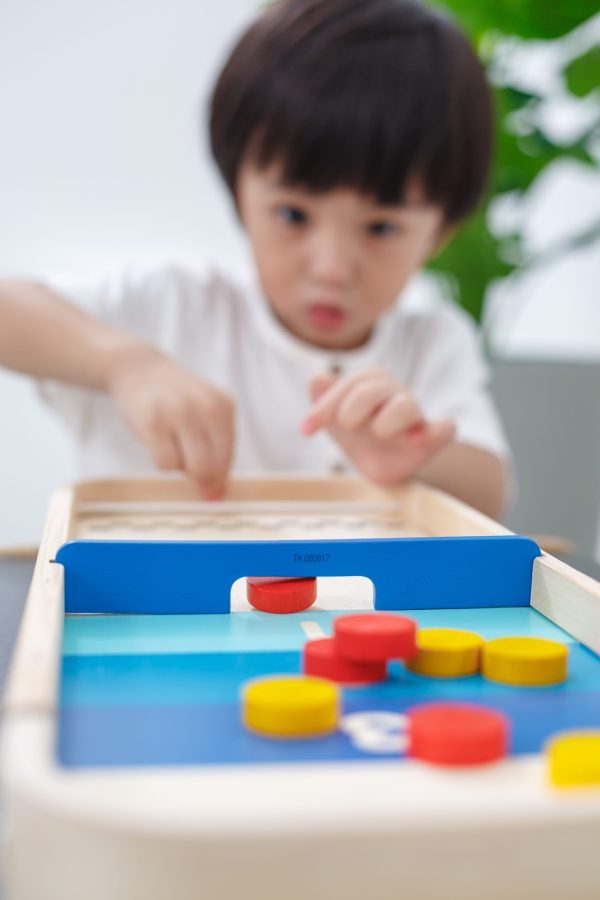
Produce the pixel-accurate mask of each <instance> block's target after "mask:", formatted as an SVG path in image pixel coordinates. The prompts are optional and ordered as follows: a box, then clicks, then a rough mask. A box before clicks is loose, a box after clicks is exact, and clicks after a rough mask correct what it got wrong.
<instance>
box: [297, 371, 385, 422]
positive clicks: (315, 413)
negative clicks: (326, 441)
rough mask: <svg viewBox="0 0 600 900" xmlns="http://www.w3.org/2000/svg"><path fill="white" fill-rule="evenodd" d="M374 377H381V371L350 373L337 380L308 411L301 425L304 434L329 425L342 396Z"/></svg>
mask: <svg viewBox="0 0 600 900" xmlns="http://www.w3.org/2000/svg"><path fill="white" fill-rule="evenodd" d="M374 377H381V373H380V372H376V373H374V372H357V373H355V374H354V375H349V376H348V377H347V378H340V379H338V380H336V381H335V383H334V384H333V385H332V386H331V387H330V388H329V390H327V391H326V392H325V393H324V394H323V395H322V396H321V397H320V398H319V399H318V400H317V401H316V402H315V403H314V404H313V406H312V408H311V409H310V410H309V411H308V415H307V416H306V417H305V419H304V420H303V422H302V424H301V426H300V430H301V431H302V434H307V435H308V434H314V433H315V432H316V431H318V430H319V429H320V428H324V427H326V426H327V425H329V424H330V423H331V421H332V419H333V416H334V413H335V410H336V407H337V405H338V403H339V402H340V400H341V399H342V397H344V396H345V394H346V393H347V392H348V391H349V390H351V389H352V388H353V387H354V386H355V385H356V384H357V383H359V382H360V381H363V380H365V379H371V378H374Z"/></svg>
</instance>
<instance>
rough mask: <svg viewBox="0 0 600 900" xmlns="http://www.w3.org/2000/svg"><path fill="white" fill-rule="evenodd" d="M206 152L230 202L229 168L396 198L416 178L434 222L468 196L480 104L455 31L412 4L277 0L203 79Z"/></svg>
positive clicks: (398, 0) (481, 125)
mask: <svg viewBox="0 0 600 900" xmlns="http://www.w3.org/2000/svg"><path fill="white" fill-rule="evenodd" d="M210 138H211V147H212V152H213V155H214V157H215V160H216V162H217V165H218V166H219V169H220V171H221V174H222V175H223V178H224V179H225V181H226V183H227V185H228V187H229V189H230V191H231V192H232V194H233V196H234V198H235V190H236V181H237V176H238V170H239V167H240V163H241V162H242V160H244V159H245V158H246V157H247V155H248V154H251V156H252V159H253V160H254V162H255V163H256V164H257V165H258V166H259V167H261V168H262V167H266V166H268V165H269V164H270V163H271V162H273V161H275V160H279V161H281V163H282V166H283V176H284V179H285V181H286V182H287V183H289V184H291V185H297V186H302V187H304V188H306V189H308V190H312V191H327V190H329V189H331V188H335V187H352V188H355V189H357V190H360V191H363V192H364V193H366V194H369V195H372V196H374V197H375V198H376V199H377V201H378V202H380V203H382V204H390V203H398V202H401V201H402V198H403V196H404V192H405V190H406V187H407V183H408V181H409V179H411V178H413V177H417V178H418V179H419V180H420V183H421V186H422V188H423V189H424V191H425V195H426V197H427V198H428V200H429V201H430V202H432V203H435V204H437V205H439V206H440V207H442V208H443V209H444V212H445V219H446V222H448V223H450V222H455V221H458V220H459V219H461V218H463V217H464V216H466V215H467V214H468V213H469V212H471V211H472V210H473V208H474V207H475V206H476V205H477V203H478V202H479V200H480V198H481V195H482V193H483V191H484V189H485V185H486V180H487V176H488V171H489V166H490V157H491V144H492V103H491V95H490V89H489V87H488V84H487V82H486V79H485V75H484V72H483V68H482V66H481V64H480V62H479V60H478V59H477V57H476V55H475V53H474V52H473V50H472V48H471V46H470V45H469V42H468V41H467V39H466V38H465V37H464V36H463V35H462V34H461V33H460V31H458V29H457V28H456V27H455V26H454V25H453V24H452V23H451V22H450V21H449V20H448V19H447V18H446V17H445V16H443V15H442V14H441V13H439V12H437V11H434V10H433V9H432V8H430V7H427V6H424V5H422V4H420V3H417V2H412V0H280V2H276V3H273V4H272V5H270V6H269V7H268V8H267V9H266V10H265V12H264V13H263V14H262V15H261V16H260V17H259V18H258V19H257V20H256V22H255V23H254V24H253V25H251V26H250V28H249V29H248V30H247V31H246V32H245V33H244V34H243V35H242V37H241V38H240V39H239V41H238V43H237V44H236V45H235V47H234V49H233V51H232V52H231V54H230V56H229V58H228V60H227V62H226V63H225V66H224V68H223V69H222V71H221V74H220V75H219V78H218V80H217V83H216V85H215V88H214V91H213V95H212V98H211V106H210Z"/></svg>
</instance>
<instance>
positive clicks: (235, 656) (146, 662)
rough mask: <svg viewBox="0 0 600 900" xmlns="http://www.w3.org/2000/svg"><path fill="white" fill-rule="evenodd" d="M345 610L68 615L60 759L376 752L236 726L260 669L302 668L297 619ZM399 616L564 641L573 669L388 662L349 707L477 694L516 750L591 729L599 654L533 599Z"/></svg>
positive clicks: (289, 757) (598, 710)
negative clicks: (548, 682) (453, 674)
mask: <svg viewBox="0 0 600 900" xmlns="http://www.w3.org/2000/svg"><path fill="white" fill-rule="evenodd" d="M365 612H366V610H365ZM341 614H343V611H341V610H340V611H335V612H323V611H318V610H307V611H306V612H304V613H301V614H297V615H290V616H271V615H267V614H264V613H259V612H256V611H252V612H239V613H231V614H213V615H210V614H200V615H177V616H170V615H164V614H163V615H156V616H154V615H136V616H129V615H121V616H114V615H107V616H68V617H66V619H65V630H64V638H63V660H62V673H61V687H60V710H59V731H58V756H59V760H60V762H61V763H62V764H63V765H65V766H75V767H85V766H122V765H126V766H142V765H202V764H224V763H227V764H232V763H233V764H234V763H274V762H293V761H306V760H343V759H356V758H368V759H371V760H372V759H374V758H375V757H373V756H372V755H371V754H370V753H367V752H365V751H362V750H359V749H357V748H356V747H355V746H354V745H353V744H352V742H351V741H350V739H349V738H348V736H347V735H345V734H343V733H338V734H335V735H332V736H330V737H325V738H319V739H313V740H302V741H288V740H286V741H276V740H269V739H266V738H261V737H258V736H255V735H253V734H250V733H249V732H247V731H246V730H245V729H244V728H243V726H242V725H241V722H240V705H239V695H240V687H241V685H242V684H243V683H244V682H245V681H247V680H248V679H250V678H255V677H258V676H261V675H269V674H281V673H286V672H288V673H297V672H299V671H300V668H301V648H302V646H303V644H304V642H305V641H306V635H305V633H304V631H303V629H302V626H301V623H302V622H306V621H311V622H317V623H318V624H319V625H320V626H321V628H322V629H323V631H324V632H325V633H326V634H329V633H330V632H331V627H332V620H333V619H334V618H335V617H336V616H338V615H341ZM405 614H406V615H409V616H411V617H412V618H414V619H416V620H417V622H418V623H419V626H420V627H451V628H466V629H468V630H471V631H475V632H477V633H479V634H481V635H482V637H484V638H493V637H499V636H504V635H533V636H538V637H547V638H550V639H554V640H559V641H563V642H564V643H566V644H568V645H569V678H568V680H567V682H566V683H565V684H563V685H559V686H556V687H547V688H509V687H505V686H501V685H497V684H493V683H491V682H487V681H485V680H484V679H482V678H481V677H480V676H479V675H477V676H471V677H468V678H461V679H443V680H441V679H433V678H425V677H421V676H418V675H415V674H413V673H410V672H407V671H405V670H404V668H403V667H402V666H401V665H400V664H398V663H394V664H392V665H391V666H390V671H389V678H388V680H387V681H385V682H383V683H381V684H376V685H371V686H369V687H363V688H344V689H343V711H344V713H350V712H358V711H373V710H378V711H382V710H385V711H393V712H403V711H404V710H406V709H407V708H408V707H411V706H414V705H415V704H417V703H421V702H426V701H430V700H435V699H453V700H460V701H466V702H476V703H484V704H487V705H489V706H493V707H495V708H497V709H499V710H502V711H503V712H504V713H506V714H507V715H508V717H509V719H510V721H511V725H512V746H511V749H512V752H513V753H528V752H537V751H539V750H540V749H541V748H542V746H543V743H544V742H545V740H546V738H547V737H548V736H549V735H550V734H552V733H554V732H556V731H561V730H564V729H568V728H573V727H594V728H599V727H600V659H599V658H598V657H597V656H596V655H595V654H593V653H591V652H590V651H588V650H586V649H585V648H583V647H582V646H581V645H579V644H578V643H577V642H575V641H573V639H572V638H570V637H569V636H568V635H567V634H566V633H565V632H563V631H562V630H561V629H559V628H557V627H556V626H554V625H553V624H552V623H551V622H550V621H549V620H548V619H546V618H545V617H544V616H542V615H540V614H539V613H537V612H535V611H534V610H532V609H531V608H530V607H513V608H485V609H436V610H423V609H420V610H416V611H410V610H406V611H405ZM394 755H395V754H387V755H386V754H378V758H386V756H387V758H390V757H393V756H394Z"/></svg>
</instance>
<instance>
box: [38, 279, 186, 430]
mask: <svg viewBox="0 0 600 900" xmlns="http://www.w3.org/2000/svg"><path fill="white" fill-rule="evenodd" d="M43 282H44V284H45V285H46V287H48V288H49V289H50V290H52V291H54V292H56V293H57V294H58V295H60V296H61V297H63V298H64V299H65V300H67V301H68V302H70V303H72V304H73V305H74V306H77V307H79V308H80V309H82V310H84V311H86V312H88V313H90V314H91V315H93V316H96V317H97V318H99V319H101V320H102V321H104V322H106V323H107V324H110V325H113V326H115V327H116V328H120V329H123V330H124V331H128V332H130V333H131V334H134V335H136V336H137V337H139V338H140V339H143V340H147V341H149V342H151V343H153V344H156V345H157V346H159V347H161V348H162V349H163V350H165V352H173V345H174V344H175V343H176V341H177V340H178V335H176V334H175V331H176V330H179V331H183V332H184V333H185V330H186V324H187V323H186V321H185V315H182V307H187V309H189V310H190V311H191V310H193V309H197V307H198V305H199V304H198V299H199V295H200V294H201V293H202V287H203V284H202V282H201V281H200V280H199V278H195V277H192V276H191V275H190V274H188V273H186V272H185V271H184V270H180V269H179V268H178V267H176V266H172V267H164V268H160V269H155V270H147V269H146V270H136V269H133V268H131V269H126V270H124V271H123V272H120V273H115V274H112V275H107V276H101V277H97V278H94V279H90V280H80V281H79V280H74V279H72V278H69V277H68V276H67V277H63V276H50V277H47V278H45V279H43ZM185 311H186V310H184V312H185ZM37 389H38V395H39V396H40V398H41V399H42V401H43V402H44V403H45V404H47V405H48V406H49V407H50V408H51V409H52V410H53V411H54V412H55V413H56V414H57V415H58V416H59V418H60V419H61V420H62V421H63V423H64V424H65V425H67V427H68V428H69V430H70V431H71V432H72V433H73V435H74V436H75V437H76V438H77V439H78V440H79V441H82V440H84V438H85V436H86V434H87V431H88V430H89V427H90V421H91V416H92V411H93V408H96V407H98V406H99V405H100V406H103V405H106V403H107V400H106V398H105V397H102V396H101V395H99V394H98V393H97V392H95V391H92V390H88V389H83V388H78V387H75V386H73V385H69V384H65V383H62V382H58V381H52V380H49V379H40V380H39V381H38V382H37Z"/></svg>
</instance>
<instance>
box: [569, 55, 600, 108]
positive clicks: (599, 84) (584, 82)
mask: <svg viewBox="0 0 600 900" xmlns="http://www.w3.org/2000/svg"><path fill="white" fill-rule="evenodd" d="M565 79H566V82H567V85H568V88H569V90H570V91H571V93H572V94H575V95H576V96H577V97H586V96H587V95H588V94H589V93H591V92H592V91H593V90H595V89H598V88H600V45H599V46H596V47H592V49H591V50H588V52H587V53H584V54H583V56H579V57H578V58H577V59H574V60H573V61H572V62H571V63H570V64H569V65H568V66H567V68H566V69H565Z"/></svg>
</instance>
